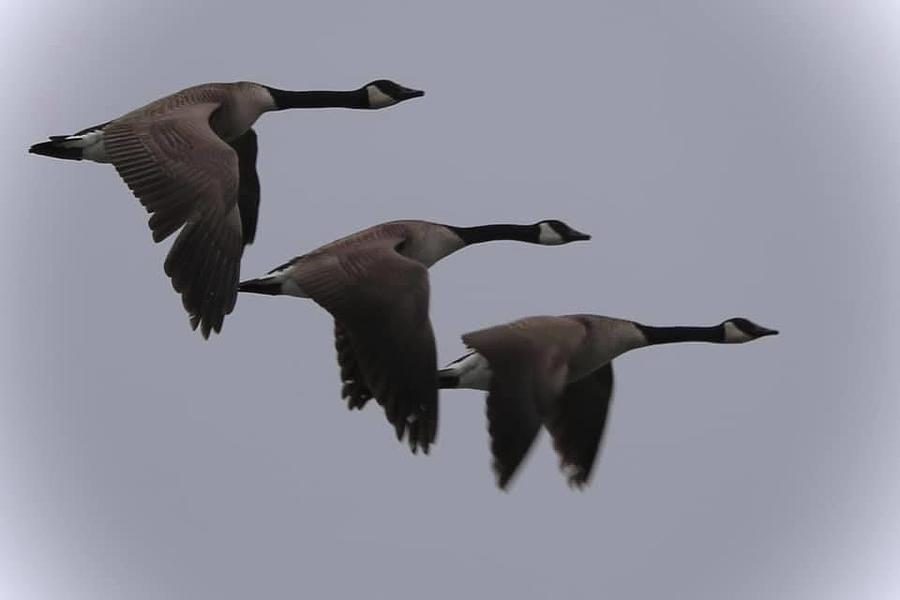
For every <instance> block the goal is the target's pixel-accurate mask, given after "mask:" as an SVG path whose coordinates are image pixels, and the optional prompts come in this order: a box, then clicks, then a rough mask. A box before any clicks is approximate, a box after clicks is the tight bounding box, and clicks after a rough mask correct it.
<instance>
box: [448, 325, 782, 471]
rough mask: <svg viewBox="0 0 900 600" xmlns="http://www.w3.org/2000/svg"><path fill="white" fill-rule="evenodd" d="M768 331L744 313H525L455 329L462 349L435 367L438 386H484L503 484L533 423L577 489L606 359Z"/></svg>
mask: <svg viewBox="0 0 900 600" xmlns="http://www.w3.org/2000/svg"><path fill="white" fill-rule="evenodd" d="M776 333H777V331H775V330H771V329H767V328H764V327H761V326H759V325H756V324H755V323H753V322H751V321H749V320H747V319H743V318H734V319H729V320H727V321H725V322H723V323H721V324H719V325H716V326H713V327H650V326H647V325H642V324H640V323H637V322H634V321H628V320H625V319H616V318H611V317H605V316H600V315H590V314H578V315H563V316H536V317H526V318H524V319H519V320H517V321H513V322H511V323H507V324H504V325H497V326H494V327H489V328H486V329H481V330H478V331H474V332H471V333H467V334H465V335H463V336H462V339H463V342H464V343H465V345H466V346H467V347H469V348H470V352H469V353H468V354H466V355H465V356H463V357H462V358H461V359H458V360H457V361H454V362H453V363H451V364H450V365H448V366H447V367H446V368H444V369H442V370H441V371H440V372H439V374H438V377H439V384H440V387H442V388H470V389H479V390H484V391H487V392H488V395H487V416H488V430H489V433H490V436H491V451H492V454H493V457H494V460H493V468H494V472H495V475H496V478H497V484H498V486H499V487H500V488H506V486H507V485H508V484H509V482H510V480H511V479H512V477H513V476H514V475H515V474H516V472H517V470H518V468H519V466H520V465H521V463H522V461H523V460H524V458H525V456H526V455H527V453H528V450H529V449H530V448H531V445H532V443H533V441H534V439H535V437H536V436H537V434H538V431H539V430H540V428H541V427H545V428H546V429H547V430H548V431H549V432H550V435H551V436H552V438H553V445H554V448H555V450H556V451H557V453H558V454H559V458H560V466H561V468H562V469H563V470H564V472H566V474H567V475H568V478H569V483H570V484H571V485H573V486H576V487H582V486H584V485H585V484H586V483H587V482H588V480H589V479H590V476H591V472H592V469H593V465H594V459H595V457H596V455H597V451H598V448H599V445H600V440H601V438H602V436H603V431H604V428H605V425H606V415H607V412H608V409H609V403H610V400H611V398H612V389H613V371H612V360H613V359H614V358H616V357H617V356H620V355H621V354H624V353H625V352H628V351H630V350H634V349H636V348H641V347H644V346H650V345H656V344H665V343H673V342H712V343H742V342H748V341H751V340H753V339H757V338H759V337H764V336H767V335H774V334H776Z"/></svg>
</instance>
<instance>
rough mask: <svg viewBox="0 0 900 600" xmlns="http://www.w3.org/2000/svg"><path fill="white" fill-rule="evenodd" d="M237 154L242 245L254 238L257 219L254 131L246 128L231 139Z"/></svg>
mask: <svg viewBox="0 0 900 600" xmlns="http://www.w3.org/2000/svg"><path fill="white" fill-rule="evenodd" d="M231 147H232V148H234V151H235V152H236V153H237V156H238V172H239V175H240V177H239V183H238V207H239V208H240V209H241V233H242V235H243V238H244V245H245V246H247V245H249V244H252V243H253V240H254V239H256V223H257V221H258V220H259V175H257V174H256V154H257V145H256V132H255V131H253V130H252V129H248V130H247V131H246V133H244V135H242V136H240V137H239V138H237V139H235V140H232V141H231Z"/></svg>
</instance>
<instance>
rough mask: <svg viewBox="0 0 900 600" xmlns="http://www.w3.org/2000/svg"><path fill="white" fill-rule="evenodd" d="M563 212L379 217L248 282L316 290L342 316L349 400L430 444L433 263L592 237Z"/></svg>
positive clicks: (303, 294)
mask: <svg viewBox="0 0 900 600" xmlns="http://www.w3.org/2000/svg"><path fill="white" fill-rule="evenodd" d="M588 239H590V236H589V235H586V234H583V233H580V232H578V231H575V230H574V229H572V228H571V227H569V226H568V225H566V224H565V223H563V222H562V221H557V220H547V221H541V222H539V223H535V224H533V225H483V226H479V227H453V226H450V225H440V224H437V223H429V222H426V221H392V222H389V223H382V224H380V225H375V226H373V227H370V228H368V229H365V230H363V231H360V232H358V233H354V234H353V235H350V236H348V237H345V238H342V239H339V240H337V241H335V242H331V243H330V244H327V245H325V246H322V247H321V248H319V249H317V250H314V251H312V252H310V253H309V254H304V255H303V256H300V257H297V258H295V259H293V260H291V261H289V262H288V263H286V264H284V265H282V266H280V267H277V268H276V269H274V270H273V271H271V272H270V273H269V274H268V275H267V276H265V277H262V278H259V279H252V280H250V281H244V282H241V284H240V288H239V289H240V291H242V292H251V293H256V294H268V295H289V296H297V297H300V298H311V299H312V300H313V301H314V302H316V303H317V304H319V305H320V306H321V307H322V308H324V309H325V310H327V311H328V312H329V313H331V315H332V317H333V318H334V337H335V347H336V349H337V358H338V364H339V366H340V372H341V380H342V382H343V389H342V395H343V397H344V398H345V399H346V400H347V402H348V406H349V408H351V409H352V408H362V407H363V406H364V405H365V404H366V402H367V401H368V400H369V399H370V398H375V399H376V401H377V402H378V403H379V404H380V405H382V406H383V407H384V411H385V414H386V416H387V420H388V422H390V423H391V425H393V426H394V429H395V432H396V434H397V438H398V439H402V438H403V436H404V434H407V436H408V441H409V444H410V447H411V448H412V450H413V452H416V451H417V450H418V449H419V448H421V449H422V450H423V451H424V452H428V449H429V446H430V444H431V443H432V442H433V441H434V438H435V435H436V432H437V419H438V416H437V394H438V392H437V383H438V381H437V359H436V351H435V342H434V334H433V332H432V329H431V321H430V319H429V316H428V302H429V283H428V267H430V266H431V265H433V264H435V263H436V262H437V261H439V260H441V259H442V258H444V257H446V256H448V255H450V254H452V253H454V252H456V251H457V250H460V249H462V248H464V247H466V246H469V245H472V244H478V243H482V242H489V241H493V240H514V241H520V242H530V243H533V244H543V245H548V246H552V245H559V244H567V243H569V242H575V241H579V240H588Z"/></svg>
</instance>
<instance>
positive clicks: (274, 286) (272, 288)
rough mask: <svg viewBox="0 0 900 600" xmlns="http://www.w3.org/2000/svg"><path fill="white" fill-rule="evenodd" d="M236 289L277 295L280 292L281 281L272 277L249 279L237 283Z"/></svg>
mask: <svg viewBox="0 0 900 600" xmlns="http://www.w3.org/2000/svg"><path fill="white" fill-rule="evenodd" d="M238 291H239V292H249V293H251V294H266V295H268V296H278V295H280V294H281V282H280V281H275V280H273V279H249V280H247V281H242V282H241V283H240V284H239V285H238Z"/></svg>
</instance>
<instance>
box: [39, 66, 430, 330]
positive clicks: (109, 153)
mask: <svg viewBox="0 0 900 600" xmlns="http://www.w3.org/2000/svg"><path fill="white" fill-rule="evenodd" d="M376 92H377V93H376ZM422 94H423V92H419V91H417V90H411V89H409V88H404V87H402V86H399V85H398V84H395V83H393V82H390V81H387V80H378V81H376V82H372V83H370V84H368V85H366V86H364V87H362V88H360V89H358V90H353V91H346V92H318V91H312V92H289V91H284V90H278V89H276V88H270V87H267V86H264V85H261V84H258V83H253V82H246V81H243V82H236V83H207V84H202V85H197V86H193V87H189V88H186V89H183V90H181V91H178V92H175V93H174V94H170V95H168V96H166V97H164V98H161V99H159V100H156V101H154V102H151V103H149V104H147V105H145V106H142V107H141V108H138V109H136V110H133V111H131V112H128V113H126V114H124V115H122V116H121V117H118V118H116V119H113V120H112V121H108V122H106V123H103V124H101V125H96V126H93V127H89V128H86V129H83V130H81V131H79V132H77V133H75V134H72V135H69V136H53V137H51V138H50V141H47V142H41V143H38V144H35V145H33V146H32V147H31V148H30V152H31V153H34V154H40V155H45V156H51V157H55V158H64V159H69V160H90V161H94V162H99V163H112V165H113V166H114V167H115V168H116V170H117V171H118V173H119V175H120V176H121V177H122V179H123V180H124V181H125V183H126V184H127V185H128V187H129V188H130V189H131V191H132V192H133V193H134V195H135V196H136V197H137V198H138V199H139V200H140V202H141V203H142V204H143V205H144V207H145V208H146V210H147V212H149V213H150V214H151V217H150V222H149V225H150V229H151V230H152V233H153V240H154V241H156V242H159V241H162V240H164V239H166V238H167V237H169V236H170V235H172V234H173V233H175V232H176V231H179V230H180V233H179V234H178V237H177V239H176V240H175V243H174V244H173V245H172V248H171V249H170V251H169V253H168V256H167V257H166V261H165V272H166V274H167V275H168V276H169V277H170V278H171V280H172V285H173V287H174V288H175V290H176V291H177V292H179V293H180V294H181V297H182V302H183V304H184V307H185V309H186V310H187V311H188V313H189V315H190V320H191V326H192V327H193V328H197V327H198V326H199V327H200V330H201V333H202V334H203V336H204V337H208V336H209V334H210V332H211V331H215V332H219V331H220V330H221V328H222V322H223V320H224V317H225V315H227V314H229V313H230V312H231V311H232V310H233V308H234V304H235V302H236V300H237V283H238V281H239V273H240V260H241V256H242V254H243V249H244V246H245V245H247V244H250V243H252V242H253V240H254V237H255V234H256V223H257V214H258V207H259V193H260V187H259V179H258V177H257V174H256V156H257V140H256V133H255V132H254V131H253V129H252V126H253V124H254V123H255V122H256V120H257V119H258V118H259V117H260V116H261V115H262V114H263V113H265V112H268V111H272V110H282V109H287V108H322V107H328V106H335V107H344V108H360V109H366V108H369V109H371V108H383V107H385V106H390V105H391V104H396V103H397V102H401V101H403V100H406V99H408V98H413V97H417V96H421V95H422Z"/></svg>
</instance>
